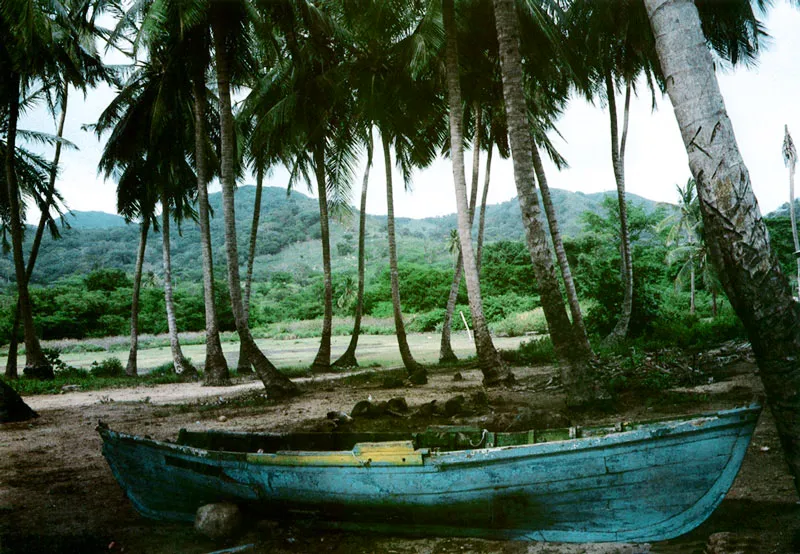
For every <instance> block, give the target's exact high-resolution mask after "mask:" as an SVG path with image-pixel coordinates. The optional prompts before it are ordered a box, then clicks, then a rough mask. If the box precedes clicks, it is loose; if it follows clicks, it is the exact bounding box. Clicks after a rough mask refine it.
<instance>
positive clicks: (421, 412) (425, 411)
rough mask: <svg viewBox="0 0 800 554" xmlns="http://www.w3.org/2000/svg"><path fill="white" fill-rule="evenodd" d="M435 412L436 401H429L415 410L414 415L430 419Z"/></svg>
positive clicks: (436, 408)
mask: <svg viewBox="0 0 800 554" xmlns="http://www.w3.org/2000/svg"><path fill="white" fill-rule="evenodd" d="M437 411H439V406H438V405H437V404H436V400H431V401H430V402H427V403H425V404H422V405H421V406H420V407H419V408H417V410H416V411H415V412H414V414H415V415H418V416H422V417H430V416H432V415H434V414H435V413H436V412H437Z"/></svg>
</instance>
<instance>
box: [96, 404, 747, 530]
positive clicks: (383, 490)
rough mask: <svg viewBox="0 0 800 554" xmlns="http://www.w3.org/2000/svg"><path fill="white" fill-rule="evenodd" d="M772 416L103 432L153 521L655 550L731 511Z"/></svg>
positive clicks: (121, 474)
mask: <svg viewBox="0 0 800 554" xmlns="http://www.w3.org/2000/svg"><path fill="white" fill-rule="evenodd" d="M760 411H761V408H760V407H759V406H750V407H747V408H738V409H734V410H728V411H723V412H716V413H712V414H703V415H698V416H693V417H690V418H682V419H678V420H670V421H658V422H649V423H618V424H616V425H613V426H606V427H595V428H570V429H564V430H544V431H527V432H518V433H493V432H489V431H485V430H483V431H482V430H477V429H474V428H464V427H431V428H429V429H428V430H427V431H425V432H422V433H416V434H401V433H362V434H354V433H349V434H348V433H330V434H322V433H317V434H314V433H305V434H303V433H299V434H286V435H281V434H267V433H236V432H220V431H208V432H196V431H192V432H190V431H186V430H181V432H180V434H179V437H178V440H177V442H176V443H172V442H161V441H156V440H151V439H149V438H143V437H137V436H133V435H126V434H123V433H118V432H116V431H112V430H111V429H109V428H108V427H106V426H105V425H103V424H101V425H100V426H98V430H99V432H100V435H101V436H102V438H103V454H104V455H105V457H106V459H107V460H108V463H109V465H110V466H111V470H112V472H113V473H114V476H115V477H116V479H117V481H119V483H120V485H121V486H122V488H123V489H124V490H125V492H126V493H127V495H128V497H129V498H130V500H131V502H132V503H133V505H134V507H135V508H136V509H137V510H138V511H139V512H140V513H141V514H142V515H144V516H146V517H149V518H154V519H161V520H181V521H192V520H193V518H194V516H195V512H196V510H197V508H198V507H200V506H202V505H204V504H208V503H212V502H222V501H229V502H234V503H237V504H239V505H240V506H242V507H243V508H245V509H255V510H258V513H259V515H261V516H263V517H264V518H270V517H273V518H287V517H288V518H313V519H316V520H318V521H319V522H320V523H321V524H325V525H333V526H336V527H341V528H346V529H359V530H373V531H379V532H388V533H411V534H417V535H440V536H445V535H453V536H474V537H485V538H507V539H522V540H537V541H566V542H597V541H631V542H644V541H656V540H662V539H669V538H672V537H675V536H678V535H681V534H683V533H686V532H688V531H690V530H691V529H693V528H695V527H696V526H697V525H699V524H700V523H702V522H703V521H704V520H705V519H706V518H707V517H708V516H709V515H710V514H711V512H712V511H713V510H714V509H715V508H716V507H717V506H718V505H719V503H720V502H721V501H722V499H723V498H724V496H725V494H726V493H727V491H728V489H729V488H730V486H731V484H732V483H733V480H734V478H735V477H736V474H737V472H738V471H739V467H740V466H741V463H742V459H743V458H744V455H745V452H746V450H747V445H748V443H749V442H750V437H751V435H752V433H753V429H754V427H755V424H756V420H757V419H758V415H759V413H760Z"/></svg>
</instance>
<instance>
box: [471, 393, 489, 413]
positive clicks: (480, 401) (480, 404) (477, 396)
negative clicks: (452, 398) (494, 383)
mask: <svg viewBox="0 0 800 554" xmlns="http://www.w3.org/2000/svg"><path fill="white" fill-rule="evenodd" d="M469 400H470V402H471V403H472V405H473V406H474V407H475V408H477V409H483V408H486V407H488V406H489V395H488V394H486V391H484V390H476V391H475V392H473V393H472V394H471V395H470V397H469Z"/></svg>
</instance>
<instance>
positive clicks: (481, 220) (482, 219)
mask: <svg viewBox="0 0 800 554" xmlns="http://www.w3.org/2000/svg"><path fill="white" fill-rule="evenodd" d="M493 145H494V139H493V138H492V136H491V135H489V150H488V152H486V177H485V178H484V181H483V193H482V194H481V213H480V215H479V216H478V247H477V249H476V251H475V257H476V260H475V263H476V264H477V265H478V275H480V274H481V260H482V259H483V232H484V230H485V228H486V199H487V198H488V197H489V177H490V174H491V171H492V150H494V146H493Z"/></svg>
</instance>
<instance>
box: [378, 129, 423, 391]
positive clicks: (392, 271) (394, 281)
mask: <svg viewBox="0 0 800 554" xmlns="http://www.w3.org/2000/svg"><path fill="white" fill-rule="evenodd" d="M381 141H382V142H383V163H384V165H385V167H386V234H387V235H388V237H389V277H390V281H391V289H392V313H393V314H394V328H395V334H396V335H397V346H398V347H399V348H400V358H402V360H403V365H404V366H405V368H406V371H408V375H409V376H410V377H411V379H412V380H413V381H414V382H415V384H424V383H427V381H428V377H427V371H426V370H425V368H424V367H423V366H422V365H420V364H418V363H417V361H416V360H414V356H412V354H411V349H410V348H409V346H408V337H406V327H405V324H404V323H403V312H402V309H401V304H400V275H399V272H398V270H397V243H396V242H395V235H394V193H393V191H392V155H391V152H390V151H389V137H388V136H386V133H385V132H383V131H381Z"/></svg>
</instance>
